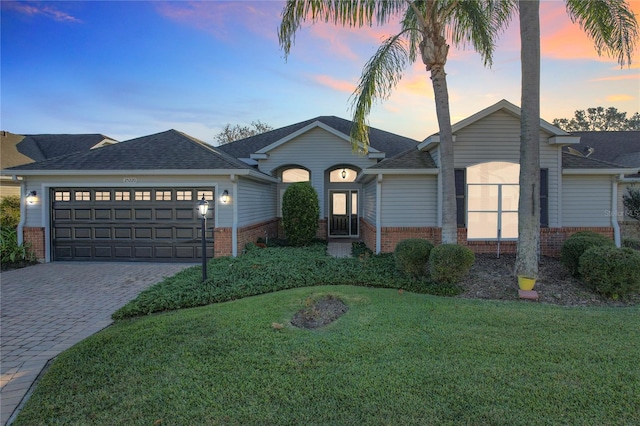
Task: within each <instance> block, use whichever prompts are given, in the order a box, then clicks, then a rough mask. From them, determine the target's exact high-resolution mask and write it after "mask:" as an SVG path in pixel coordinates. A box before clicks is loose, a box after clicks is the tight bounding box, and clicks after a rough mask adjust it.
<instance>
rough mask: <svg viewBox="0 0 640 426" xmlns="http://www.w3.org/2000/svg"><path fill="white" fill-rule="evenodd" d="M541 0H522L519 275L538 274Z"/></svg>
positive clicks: (516, 271) (517, 255)
mask: <svg viewBox="0 0 640 426" xmlns="http://www.w3.org/2000/svg"><path fill="white" fill-rule="evenodd" d="M539 6H540V5H539V0H520V1H519V11H520V12H519V17H520V43H521V53H520V55H521V56H520V60H521V65H522V83H521V85H522V93H521V108H522V112H521V117H520V180H519V181H520V201H519V204H518V247H517V253H516V264H515V274H516V275H526V276H530V277H537V275H538V247H539V244H540V16H539Z"/></svg>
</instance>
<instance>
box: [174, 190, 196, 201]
mask: <svg viewBox="0 0 640 426" xmlns="http://www.w3.org/2000/svg"><path fill="white" fill-rule="evenodd" d="M192 198H193V192H192V191H176V200H178V201H191V199H192Z"/></svg>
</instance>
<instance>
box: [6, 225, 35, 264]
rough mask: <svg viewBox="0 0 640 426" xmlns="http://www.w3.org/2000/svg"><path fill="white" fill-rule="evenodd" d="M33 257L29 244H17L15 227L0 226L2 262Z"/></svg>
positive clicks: (32, 258)
mask: <svg viewBox="0 0 640 426" xmlns="http://www.w3.org/2000/svg"><path fill="white" fill-rule="evenodd" d="M35 257H36V256H35V254H34V253H33V252H32V251H31V246H30V245H29V244H25V243H22V244H18V232H17V231H16V229H15V228H10V227H2V228H0V261H2V263H15V262H22V261H32V260H34V259H35Z"/></svg>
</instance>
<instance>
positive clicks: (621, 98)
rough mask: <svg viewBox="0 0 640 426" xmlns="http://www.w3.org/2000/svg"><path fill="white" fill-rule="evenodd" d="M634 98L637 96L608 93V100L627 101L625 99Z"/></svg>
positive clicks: (630, 99)
mask: <svg viewBox="0 0 640 426" xmlns="http://www.w3.org/2000/svg"><path fill="white" fill-rule="evenodd" d="M634 99H636V97H635V96H631V95H608V96H607V102H625V101H632V100H634Z"/></svg>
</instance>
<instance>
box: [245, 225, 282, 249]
mask: <svg viewBox="0 0 640 426" xmlns="http://www.w3.org/2000/svg"><path fill="white" fill-rule="evenodd" d="M279 225H280V219H278V218H274V219H271V220H267V221H265V222H261V223H257V224H255V225H250V226H245V227H244V228H240V229H238V253H242V250H244V248H245V246H246V245H247V243H255V242H257V241H258V238H267V239H268V238H277V237H278V226H279Z"/></svg>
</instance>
